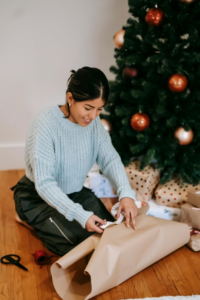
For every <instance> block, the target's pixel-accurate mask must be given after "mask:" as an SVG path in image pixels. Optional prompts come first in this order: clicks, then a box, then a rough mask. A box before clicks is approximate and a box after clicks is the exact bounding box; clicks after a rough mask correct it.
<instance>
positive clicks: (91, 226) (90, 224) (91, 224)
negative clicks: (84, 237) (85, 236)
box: [85, 215, 106, 233]
mask: <svg viewBox="0 0 200 300" xmlns="http://www.w3.org/2000/svg"><path fill="white" fill-rule="evenodd" d="M95 222H98V223H97V224H95ZM104 224H106V220H102V219H101V218H99V217H97V216H96V215H91V216H90V217H89V218H88V220H87V222H86V224H85V228H86V229H87V231H88V232H91V231H96V232H98V233H103V229H102V228H100V227H99V226H101V225H104Z"/></svg>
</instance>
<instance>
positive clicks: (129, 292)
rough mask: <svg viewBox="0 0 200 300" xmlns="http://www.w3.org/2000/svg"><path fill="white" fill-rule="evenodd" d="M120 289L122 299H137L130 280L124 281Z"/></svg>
mask: <svg viewBox="0 0 200 300" xmlns="http://www.w3.org/2000/svg"><path fill="white" fill-rule="evenodd" d="M121 289H122V292H123V295H124V299H128V298H132V299H134V298H139V296H138V293H137V292H136V289H135V286H134V285H133V282H132V280H131V278H130V279H128V280H126V281H124V282H123V283H122V284H121Z"/></svg>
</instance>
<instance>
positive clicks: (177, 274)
mask: <svg viewBox="0 0 200 300" xmlns="http://www.w3.org/2000/svg"><path fill="white" fill-rule="evenodd" d="M182 248H183V247H182ZM182 248H181V249H182ZM163 262H164V264H165V266H166V267H167V269H168V271H169V274H170V276H171V278H172V280H173V281H174V284H175V286H176V288H177V290H178V292H179V294H180V295H181V296H189V295H192V289H191V287H190V286H189V284H188V282H187V280H186V279H185V277H184V275H183V274H182V272H181V270H180V268H179V265H178V264H177V261H176V259H175V252H173V254H171V255H168V256H166V257H165V258H164V259H163Z"/></svg>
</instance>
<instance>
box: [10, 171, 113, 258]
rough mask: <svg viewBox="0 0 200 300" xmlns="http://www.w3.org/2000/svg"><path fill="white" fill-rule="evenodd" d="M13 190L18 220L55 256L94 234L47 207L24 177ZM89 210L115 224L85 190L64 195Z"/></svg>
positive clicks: (105, 210)
mask: <svg viewBox="0 0 200 300" xmlns="http://www.w3.org/2000/svg"><path fill="white" fill-rule="evenodd" d="M11 190H12V191H14V194H13V198H14V200H15V209H16V212H17V213H18V215H19V217H20V219H21V220H23V221H25V222H26V223H27V224H28V225H30V226H32V227H33V228H34V229H35V231H36V233H37V234H38V235H39V236H40V237H41V238H42V240H43V241H44V243H45V246H46V247H47V248H48V249H49V250H50V251H52V252H53V253H56V254H58V255H61V256H62V255H64V254H66V253H67V252H69V251H70V250H72V249H73V248H74V247H76V246H77V245H78V244H80V243H81V242H82V241H84V240H85V239H86V238H88V237H89V236H91V235H92V234H94V233H95V232H88V231H87V230H86V229H85V228H83V227H82V226H81V225H80V224H79V223H78V222H77V221H76V220H73V221H69V220H67V219H66V218H65V217H64V216H63V215H62V214H61V213H59V212H58V211H57V210H56V209H55V208H53V207H51V206H50V205H48V204H47V203H46V202H45V201H44V200H43V199H42V198H41V197H40V196H39V195H38V193H37V191H36V189H35V184H34V182H32V181H30V180H29V179H28V178H27V177H26V175H24V176H23V177H22V178H21V179H20V180H19V181H18V183H17V185H15V186H13V187H12V188H11ZM67 196H68V197H69V198H70V199H71V200H72V201H74V202H75V203H80V204H81V205H82V206H83V208H84V209H85V210H86V211H92V212H94V214H95V215H97V216H98V217H100V218H101V219H106V220H107V221H115V219H114V217H113V216H112V215H111V214H110V213H109V212H108V211H107V209H106V207H105V205H104V204H103V203H102V202H101V200H100V199H99V198H97V197H96V196H95V194H94V193H93V192H92V191H91V190H90V189H88V188H86V187H83V188H82V190H81V191H80V192H75V193H71V194H68V195H67Z"/></svg>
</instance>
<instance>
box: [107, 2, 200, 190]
mask: <svg viewBox="0 0 200 300" xmlns="http://www.w3.org/2000/svg"><path fill="white" fill-rule="evenodd" d="M128 3H129V13H131V15H132V17H131V18H129V19H128V20H127V24H126V26H123V28H122V30H120V31H119V32H117V33H116V34H115V36H114V41H115V44H116V48H115V58H116V66H111V67H110V71H111V72H112V73H114V74H115V80H114V81H109V85H110V97H109V105H108V106H107V107H106V108H105V110H106V112H107V114H104V115H103V114H101V118H104V119H105V120H107V121H108V122H110V123H111V126H112V130H111V131H110V136H111V139H112V143H113V145H114V147H115V149H116V150H117V151H118V153H119V155H120V157H121V159H122V162H123V163H124V165H125V166H127V165H128V164H129V163H130V161H131V159H133V158H134V159H137V158H140V159H141V164H140V168H141V169H143V168H144V167H145V166H147V165H149V164H150V163H151V162H152V161H155V162H156V165H157V168H158V169H159V170H160V172H161V183H165V182H167V181H169V180H170V179H171V178H172V176H173V175H174V174H178V176H180V177H181V178H182V181H183V182H187V183H192V184H198V183H199V181H200V82H199V78H200V17H199V16H200V1H197V0H196V1H192V0H182V1H181V0H157V1H155V0H129V1H128Z"/></svg>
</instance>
